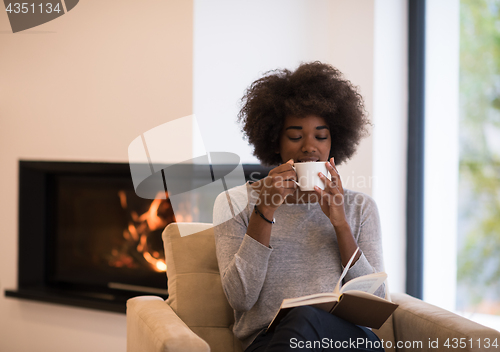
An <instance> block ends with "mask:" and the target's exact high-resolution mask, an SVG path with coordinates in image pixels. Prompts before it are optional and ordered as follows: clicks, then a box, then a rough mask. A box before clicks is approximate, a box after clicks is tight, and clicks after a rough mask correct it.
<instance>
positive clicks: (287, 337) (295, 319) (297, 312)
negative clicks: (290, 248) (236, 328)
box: [245, 306, 384, 352]
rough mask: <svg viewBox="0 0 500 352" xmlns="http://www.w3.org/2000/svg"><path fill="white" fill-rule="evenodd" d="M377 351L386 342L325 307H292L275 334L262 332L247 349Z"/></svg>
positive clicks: (248, 351)
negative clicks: (333, 313) (326, 310)
mask: <svg viewBox="0 0 500 352" xmlns="http://www.w3.org/2000/svg"><path fill="white" fill-rule="evenodd" d="M297 350H298V351H315V352H319V351H377V352H383V351H384V349H383V348H382V343H381V342H380V340H379V338H378V337H377V335H375V334H374V333H373V332H372V331H371V330H370V329H367V328H365V327H362V326H358V325H354V324H352V323H349V322H347V321H345V320H343V319H340V318H338V317H336V316H334V315H332V314H330V313H327V312H325V311H323V310H321V309H318V308H314V307H310V306H304V307H297V308H294V309H292V310H291V311H290V312H289V313H288V314H287V315H286V316H285V317H284V318H283V320H281V322H280V323H279V325H278V326H277V327H276V330H275V331H274V332H273V333H268V334H266V333H265V332H262V333H260V334H259V335H258V336H257V338H256V339H255V340H254V341H253V342H252V344H251V345H250V346H249V347H248V348H247V349H246V350H245V352H285V351H297Z"/></svg>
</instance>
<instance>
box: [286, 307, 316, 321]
mask: <svg viewBox="0 0 500 352" xmlns="http://www.w3.org/2000/svg"><path fill="white" fill-rule="evenodd" d="M324 313H325V312H323V311H322V310H321V309H318V308H315V307H311V306H301V307H295V308H293V309H292V310H291V311H290V312H288V314H287V315H286V317H285V318H284V319H286V320H287V321H300V322H310V323H313V324H314V323H315V322H318V321H320V320H321V315H323V314H324Z"/></svg>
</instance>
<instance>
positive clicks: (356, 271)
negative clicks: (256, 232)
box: [214, 184, 385, 349]
mask: <svg viewBox="0 0 500 352" xmlns="http://www.w3.org/2000/svg"><path fill="white" fill-rule="evenodd" d="M344 193H345V200H344V208H345V213H346V216H347V221H348V222H349V225H350V226H351V230H352V233H353V235H354V237H355V239H356V241H357V243H358V245H359V247H360V249H361V251H362V255H361V257H360V258H359V259H358V261H357V262H356V263H355V264H354V265H353V266H352V267H351V268H350V269H349V271H348V272H347V275H346V277H345V278H344V282H347V281H349V280H351V279H353V278H355V277H358V276H362V275H366V274H370V273H373V272H380V271H383V270H384V267H383V259H382V241H381V234H380V221H379V216H378V210H377V206H376V204H375V202H374V201H373V199H372V198H371V197H369V196H367V195H365V194H363V193H359V192H354V191H349V190H345V191H344ZM229 196H230V199H231V203H232V206H233V207H234V208H238V207H239V208H240V209H243V210H242V211H241V212H240V213H239V214H237V215H236V216H234V217H232V218H231V216H232V215H231V214H232V213H231V209H230V207H229V206H228V196H227V195H226V194H225V193H222V194H220V195H219V197H218V198H217V200H216V201H215V205H214V223H215V224H217V223H220V222H222V221H223V220H225V219H228V218H231V220H229V221H226V222H223V223H222V224H220V225H218V226H215V244H216V251H217V260H218V262H219V269H220V273H221V278H222V286H223V288H224V292H225V294H226V296H227V299H228V301H229V304H230V305H231V306H232V307H233V309H234V315H235V324H234V328H233V331H234V334H235V335H236V337H237V338H239V339H240V340H241V342H242V344H243V348H244V349H246V348H247V347H248V346H249V345H250V344H251V342H252V341H253V340H254V338H255V337H256V336H257V335H258V333H259V332H260V331H261V330H262V329H263V328H265V327H267V325H268V324H269V323H270V322H271V320H272V318H273V317H274V315H275V314H276V312H277V311H278V309H279V307H280V305H281V302H282V301H283V299H284V298H291V297H300V296H304V295H308V294H313V293H319V292H332V291H333V289H334V287H335V284H336V283H337V281H338V279H339V277H340V275H341V273H342V269H343V267H342V263H341V258H340V252H339V248H338V243H337V239H336V236H335V230H334V228H333V226H332V224H331V223H330V220H329V219H328V218H327V217H326V216H325V214H324V213H323V212H322V210H321V208H320V206H319V204H318V203H314V204H293V205H288V204H283V205H281V206H280V207H279V208H278V209H277V210H276V212H275V214H274V216H275V219H276V223H275V224H274V225H273V227H272V231H271V239H270V248H269V247H266V246H264V245H262V244H261V243H260V242H258V241H256V240H254V239H253V238H251V237H250V236H248V235H246V230H247V226H248V222H249V219H250V216H251V214H252V211H253V206H254V204H255V202H256V200H257V198H258V193H257V192H256V191H254V190H253V189H252V188H251V187H250V186H249V184H245V185H242V186H239V187H235V188H232V189H231V190H229ZM233 211H234V210H233ZM237 212H238V211H236V213H237ZM375 294H378V295H379V296H381V297H383V296H384V294H385V288H382V289H379V290H378V291H377V292H376V293H375Z"/></svg>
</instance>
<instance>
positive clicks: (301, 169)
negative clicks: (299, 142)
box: [293, 161, 331, 191]
mask: <svg viewBox="0 0 500 352" xmlns="http://www.w3.org/2000/svg"><path fill="white" fill-rule="evenodd" d="M325 163H326V161H310V162H305V163H295V164H293V165H294V167H293V169H294V170H295V172H296V173H297V181H298V182H295V183H296V184H297V185H298V186H299V187H300V190H301V191H314V186H318V187H319V188H321V189H325V184H324V183H323V181H321V179H320V178H319V176H318V173H320V172H322V173H323V175H325V176H326V177H328V179H331V176H330V173H329V172H328V169H327V168H326V165H325Z"/></svg>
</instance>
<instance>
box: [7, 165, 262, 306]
mask: <svg viewBox="0 0 500 352" xmlns="http://www.w3.org/2000/svg"><path fill="white" fill-rule="evenodd" d="M243 169H244V173H245V178H246V179H247V180H250V179H253V180H255V179H259V178H262V177H265V176H266V175H267V174H268V171H269V170H270V168H266V167H263V166H261V165H257V164H246V165H243ZM60 173H68V174H75V173H78V174H92V175H104V176H120V177H123V176H124V175H127V176H128V177H130V166H129V164H128V163H94V162H61V161H29V160H20V161H19V204H18V206H19V207H18V211H19V214H18V221H19V224H18V226H19V230H18V231H19V237H18V288H17V289H11V290H5V296H7V297H13V298H21V299H28V300H34V301H40V302H48V303H56V304H62V305H69V306H76V307H83V308H91V309H98V310H104V311H111V312H119V313H125V311H126V301H127V300H128V299H129V298H131V297H135V296H139V295H145V294H155V295H158V296H160V297H163V298H167V295H166V294H162V293H161V292H154V291H153V292H144V291H140V290H139V291H138V290H134V289H127V290H123V289H114V288H109V287H107V288H105V289H104V288H102V287H98V286H96V287H91V286H89V285H85V286H80V285H75V284H67V283H64V284H61V283H58V284H57V285H54V284H53V283H52V282H50V278H49V271H50V270H49V267H48V264H47V263H48V262H49V261H48V260H47V257H48V256H50V255H52V254H53V253H51V249H50V246H48V243H49V241H50V234H51V233H53V231H54V229H52V228H50V227H49V226H50V225H49V222H48V221H47V219H48V218H50V217H51V216H53V215H54V214H52V212H53V210H52V209H51V207H47V206H46V204H47V201H49V202H50V201H51V200H50V199H49V198H50V197H51V195H50V193H51V192H47V191H46V190H47V188H48V187H47V184H48V183H50V182H51V181H50V180H51V177H52V175H54V174H60ZM21 184H23V185H24V186H23V187H22V188H21ZM49 187H50V185H49ZM35 194H36V195H37V196H34V195H35ZM165 281H166V277H165Z"/></svg>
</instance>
